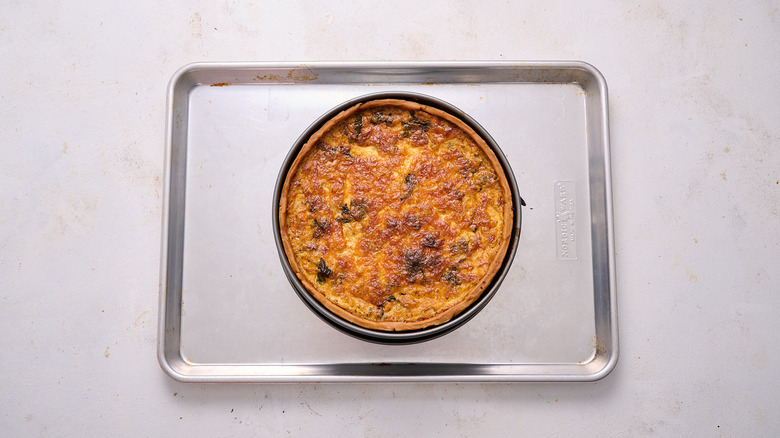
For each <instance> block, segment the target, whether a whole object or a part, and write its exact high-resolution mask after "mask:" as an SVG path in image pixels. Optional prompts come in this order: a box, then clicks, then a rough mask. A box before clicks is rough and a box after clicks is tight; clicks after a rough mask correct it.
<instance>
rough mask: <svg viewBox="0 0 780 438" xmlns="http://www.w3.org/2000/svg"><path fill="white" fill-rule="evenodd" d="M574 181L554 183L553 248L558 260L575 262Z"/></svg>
mask: <svg viewBox="0 0 780 438" xmlns="http://www.w3.org/2000/svg"><path fill="white" fill-rule="evenodd" d="M574 198H575V189H574V181H555V242H556V244H555V247H556V250H557V252H558V260H577V226H576V223H575V222H576V221H575V212H576V205H575V203H574Z"/></svg>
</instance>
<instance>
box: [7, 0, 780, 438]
mask: <svg viewBox="0 0 780 438" xmlns="http://www.w3.org/2000/svg"><path fill="white" fill-rule="evenodd" d="M572 3H573V2H563V1H552V2H493V1H488V2H483V3H482V5H480V6H477V5H476V4H474V2H427V3H426V2H419V1H415V2H411V1H409V2H407V1H399V2H385V3H381V4H380V3H376V2H341V3H335V2H334V3H333V4H330V5H329V4H327V2H303V1H298V2H295V1H291V2H274V3H269V2H254V3H239V2H232V1H227V2H194V3H193V2H182V1H173V2H166V3H159V2H155V3H152V2H146V3H144V2H140V3H137V4H136V3H133V2H113V3H110V2H106V3H94V4H90V5H88V6H85V5H82V4H80V3H78V2H72V1H63V2H37V3H33V4H27V3H22V2H3V3H2V4H0V147H1V149H0V152H1V153H2V158H0V339H2V344H1V345H0V346H1V347H2V348H0V426H2V430H4V431H8V432H6V433H8V434H9V436H36V435H56V436H71V435H81V436H95V435H113V436H170V435H174V436H176V435H184V434H187V435H195V436H250V435H258V434H259V435H267V436H287V435H291V436H312V435H315V434H316V435H325V436H345V435H357V436H388V437H391V436H402V435H407V436H423V435H428V436H431V435H447V436H475V435H481V436H491V435H492V436H498V435H504V436H510V435H517V434H519V433H523V434H528V435H533V436H577V435H580V436H581V435H585V434H588V435H592V434H607V435H618V436H636V435H651V434H658V435H659V436H669V435H691V434H697V435H703V436H718V435H723V436H745V435H749V436H771V435H772V434H773V432H775V431H776V430H778V428H780V419H779V417H778V415H777V412H778V411H780V396H778V395H777V394H778V393H780V383H779V381H778V379H777V377H778V372H777V371H776V370H777V369H778V362H779V361H780V348H778V347H780V340H778V339H779V338H780V337H778V335H777V333H778V332H780V318H779V317H778V316H777V308H778V305H779V304H780V213H779V212H778V203H779V202H780V150H779V149H778V146H780V124H779V123H778V120H780V87H778V86H777V83H778V72H779V71H780V41H778V39H779V37H780V4H778V2H777V1H762V2H751V3H750V4H744V5H743V4H738V3H734V2H726V1H707V2H705V1H701V2H692V1H688V2H674V1H649V2H645V1H643V2H631V1H615V2H590V1H586V2H579V3H577V4H572ZM732 3H733V4H732ZM471 59H477V60H513V59H514V60H558V59H564V60H568V59H577V60H584V61H587V62H590V63H592V64H593V65H595V66H596V67H597V68H599V69H600V70H601V72H602V73H603V74H604V76H605V77H606V79H607V83H608V85H609V90H610V111H611V120H610V121H611V132H612V145H613V148H612V158H613V180H614V186H613V189H614V206H615V232H616V257H617V284H618V300H619V312H620V335H621V337H620V342H621V359H620V362H619V363H618V366H617V368H616V369H615V371H614V372H613V373H612V374H610V375H609V376H608V377H607V378H606V379H604V380H602V381H600V382H597V383H585V384H583V383H577V384H560V383H559V384H414V385H368V384H367V385H362V384H333V385H220V384H212V385H193V384H181V383H177V382H175V381H173V380H171V379H170V378H169V377H168V376H166V375H165V374H164V373H163V372H162V371H161V370H160V368H159V366H158V365H157V359H156V357H155V344H156V321H157V298H158V279H159V276H158V274H159V243H160V242H159V241H160V215H161V199H160V198H161V188H162V173H163V141H164V136H163V134H164V120H165V91H166V85H167V81H168V79H169V78H170V77H171V75H172V74H173V73H174V72H175V71H176V70H177V69H178V68H179V67H181V66H182V65H184V64H187V63H189V62H193V61H228V60H241V61H309V60H336V61H338V60H379V61H381V60H471ZM773 370H775V371H773Z"/></svg>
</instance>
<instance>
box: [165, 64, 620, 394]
mask: <svg viewBox="0 0 780 438" xmlns="http://www.w3.org/2000/svg"><path fill="white" fill-rule="evenodd" d="M383 91H411V92H417V93H423V94H427V95H430V96H434V97H437V98H440V99H442V100H445V101H447V102H449V103H451V104H453V105H455V106H457V107H459V108H460V109H462V110H463V111H465V112H466V113H467V114H469V115H470V116H471V117H473V118H474V119H475V120H476V121H477V122H478V123H480V124H481V125H482V126H483V127H484V128H485V129H486V130H487V131H488V132H489V133H490V134H491V135H492V137H493V138H494V139H495V140H496V142H497V143H498V145H499V146H500V147H501V148H502V150H503V151H504V153H505V155H506V156H507V159H508V161H509V162H510V164H511V167H512V169H513V170H514V173H515V177H516V179H517V184H518V187H519V190H520V194H521V195H522V197H523V198H524V200H525V201H526V203H527V207H526V208H525V209H524V211H523V231H522V233H523V234H522V236H521V238H520V243H519V247H518V251H517V255H516V257H515V260H514V262H513V265H512V266H511V268H510V269H509V272H508V274H507V276H506V278H505V280H504V283H503V284H502V286H501V288H500V290H499V291H498V292H497V293H496V295H495V297H494V298H493V300H492V301H491V302H490V303H489V304H488V305H487V306H486V307H485V308H484V309H483V310H482V311H481V312H480V313H479V314H478V315H477V316H476V317H474V319H472V320H471V321H469V322H468V323H467V324H465V325H464V326H463V327H460V328H459V329H457V330H455V331H454V332H452V333H449V334H447V335H445V336H443V337H441V338H438V339H434V340H431V341H427V342H423V343H420V344H413V345H377V344H372V343H368V342H365V341H361V340H358V339H354V338H352V337H349V336H347V335H345V334H343V333H340V332H338V331H336V330H335V329H333V328H331V327H329V326H328V325H326V324H325V323H324V322H322V321H321V320H320V319H319V318H318V317H317V316H315V315H314V314H313V313H312V312H311V311H309V309H308V308H307V307H306V306H305V305H304V304H303V303H302V302H301V300H300V299H299V298H298V297H297V296H296V294H295V292H294V291H293V289H292V287H291V286H290V284H289V283H288V281H287V279H286V278H285V275H284V272H283V270H282V266H281V263H280V261H279V258H278V254H277V251H276V247H275V242H274V238H273V230H272V223H271V214H272V192H273V187H274V182H275V180H276V177H277V175H278V172H279V169H280V166H281V164H282V162H283V160H284V157H285V155H286V154H287V153H288V152H289V150H290V147H291V146H292V145H293V144H294V142H295V141H296V139H297V138H298V136H299V135H300V134H301V133H302V132H303V131H304V130H306V128H307V127H308V126H309V124H310V123H312V122H313V121H314V120H316V119H317V118H318V117H319V116H320V115H322V114H323V113H325V112H326V111H328V110H329V109H331V108H332V107H334V106H336V105H338V104H339V103H341V102H343V101H346V100H348V99H351V98H354V97H356V96H360V95H364V94H369V93H374V92H383ZM608 124H609V122H608V112H607V86H606V82H605V80H604V78H603V77H602V76H601V74H600V73H599V72H598V71H597V70H596V69H595V68H593V67H592V66H590V65H589V64H586V63H582V62H432V63H430V62H429V63H422V62H419V63H418V62H403V63H401V62H393V63H323V62H318V63H307V64H295V63H211V64H191V65H188V66H185V67H184V68H182V69H181V70H179V71H178V72H177V73H176V74H175V75H174V76H173V78H172V79H171V82H170V84H169V88H168V108H167V130H166V136H167V137H166V178H165V196H164V203H165V204H164V209H163V241H162V269H161V282H160V284H161V289H160V314H159V315H160V320H159V334H158V358H159V361H160V364H161V366H162V368H163V369H164V370H165V371H166V372H167V373H168V374H169V375H170V376H172V377H173V378H175V379H177V380H181V381H190V382H358V381H360V382H364V381H384V382H392V381H592V380H597V379H600V378H602V377H604V376H606V375H607V374H608V373H609V372H610V371H611V370H612V369H613V368H614V366H615V364H616V362H617V357H618V338H617V308H616V291H615V269H614V250H613V226H612V204H611V182H610V162H609V130H608V126H609V125H608Z"/></svg>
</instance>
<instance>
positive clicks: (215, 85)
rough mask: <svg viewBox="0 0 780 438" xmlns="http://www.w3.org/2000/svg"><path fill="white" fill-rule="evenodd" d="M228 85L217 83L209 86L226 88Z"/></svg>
mask: <svg viewBox="0 0 780 438" xmlns="http://www.w3.org/2000/svg"><path fill="white" fill-rule="evenodd" d="M228 85H230V84H228V83H227V82H218V83H216V84H211V86H212V87H227V86H228Z"/></svg>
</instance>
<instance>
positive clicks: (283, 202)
mask: <svg viewBox="0 0 780 438" xmlns="http://www.w3.org/2000/svg"><path fill="white" fill-rule="evenodd" d="M388 105H392V106H397V107H400V108H404V109H408V110H412V111H424V112H427V113H429V114H432V115H434V116H437V117H441V118H442V119H444V120H447V121H448V122H450V123H453V124H454V125H456V126H457V127H458V128H460V129H461V130H463V132H465V133H466V134H468V136H469V137H470V138H471V139H472V140H474V141H475V142H476V143H477V145H479V147H480V149H482V151H483V152H484V153H485V156H487V158H488V160H490V164H491V165H492V166H493V169H494V170H495V171H496V174H497V175H498V177H499V178H498V179H499V182H500V184H501V189H502V191H503V194H504V229H503V236H502V240H501V246H500V247H499V250H498V253H497V254H496V256H495V257H494V258H493V260H492V261H491V263H490V267H489V268H488V271H487V272H486V273H485V275H483V276H482V278H481V279H480V280H479V281H478V282H477V283H476V285H475V286H474V287H473V288H472V289H471V292H470V293H469V294H468V295H466V297H465V299H464V300H463V301H461V302H460V303H458V304H457V305H455V306H453V307H450V308H449V309H448V310H446V311H445V312H443V313H439V314H438V315H436V316H434V317H432V318H427V319H422V320H418V321H410V322H399V321H386V322H380V321H373V320H370V319H366V318H362V317H360V316H357V315H355V314H353V313H350V312H348V311H347V310H345V309H343V308H341V307H339V306H338V305H336V304H334V303H333V302H331V301H330V300H329V299H327V297H326V296H325V295H324V294H322V293H321V292H320V291H319V290H317V288H316V286H315V285H314V284H313V283H312V282H311V281H309V280H308V279H307V278H306V276H304V275H303V273H302V270H301V268H300V266H299V265H298V262H297V260H296V259H295V253H294V251H293V249H292V247H291V245H290V242H289V240H290V239H289V237H288V234H287V193H288V190H289V183H290V178H291V177H292V175H294V174H295V172H296V171H297V169H298V166H299V165H300V163H301V161H302V160H303V159H304V158H305V157H306V155H307V154H308V152H309V151H310V150H311V148H312V147H314V145H315V144H316V143H317V141H319V139H320V138H321V137H322V136H323V135H324V134H325V133H327V132H328V131H330V129H331V128H333V127H334V126H335V125H336V124H338V123H340V122H341V121H342V120H344V119H345V118H347V117H349V116H351V115H352V114H354V113H355V112H357V111H358V110H361V109H368V108H375V107H380V106H388ZM513 212H514V210H513V199H512V192H511V190H510V188H509V182H508V178H507V176H506V173H505V172H504V168H503V166H502V165H501V162H500V161H499V160H498V157H496V154H495V152H493V149H492V148H491V147H490V146H489V145H488V144H487V142H486V141H485V140H484V139H483V138H482V137H481V136H480V135H478V134H477V133H476V132H475V131H474V130H473V129H472V128H471V127H470V126H469V125H467V124H466V123H465V122H463V121H462V120H461V119H459V118H457V117H455V116H454V115H452V114H450V113H447V112H445V111H442V110H439V109H437V108H434V107H430V106H427V105H424V104H421V103H417V102H412V101H408V100H401V99H377V100H371V101H368V102H362V103H358V104H356V105H354V106H352V107H350V108H348V109H346V110H344V111H342V112H340V113H339V114H337V115H336V116H334V117H333V118H331V119H330V120H329V121H327V122H326V123H325V124H324V125H322V127H321V128H320V129H318V130H317V131H316V132H315V133H314V134H312V136H311V137H310V138H309V140H308V141H307V142H306V143H305V144H304V145H303V147H301V150H300V151H299V152H298V155H297V156H296V157H295V160H294V161H293V163H292V164H291V165H290V168H289V169H288V170H287V174H286V175H285V178H284V185H283V186H282V193H281V196H280V198H279V231H280V235H281V240H282V245H283V247H284V253H285V255H286V257H287V261H288V263H289V264H290V268H291V269H292V271H293V272H294V273H295V276H296V277H298V279H299V280H300V281H301V283H303V285H304V287H305V288H306V290H307V291H308V292H309V294H311V295H312V296H313V297H314V298H315V299H316V300H317V301H319V302H320V303H321V304H322V305H324V306H325V307H326V308H327V309H328V310H330V311H331V312H333V313H334V314H336V315H337V316H338V317H340V318H342V319H345V320H347V321H349V322H351V323H354V324H357V325H359V326H361V327H364V328H368V329H373V330H381V331H410V330H418V329H422V328H426V327H430V326H433V325H439V324H443V323H445V322H447V321H449V320H450V319H452V318H453V317H454V316H455V315H457V314H459V313H460V312H462V311H463V310H464V309H466V308H467V307H468V306H470V305H471V304H472V303H473V302H474V301H476V300H477V299H478V298H479V297H480V296H481V295H482V293H483V292H484V291H485V289H487V287H488V285H489V284H490V282H491V281H492V280H493V277H494V276H495V274H496V273H497V272H498V270H499V269H500V268H501V265H502V264H503V262H504V259H505V258H506V253H507V250H508V248H509V242H510V241H511V237H512V231H513V227H514V217H513V216H514V213H513Z"/></svg>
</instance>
